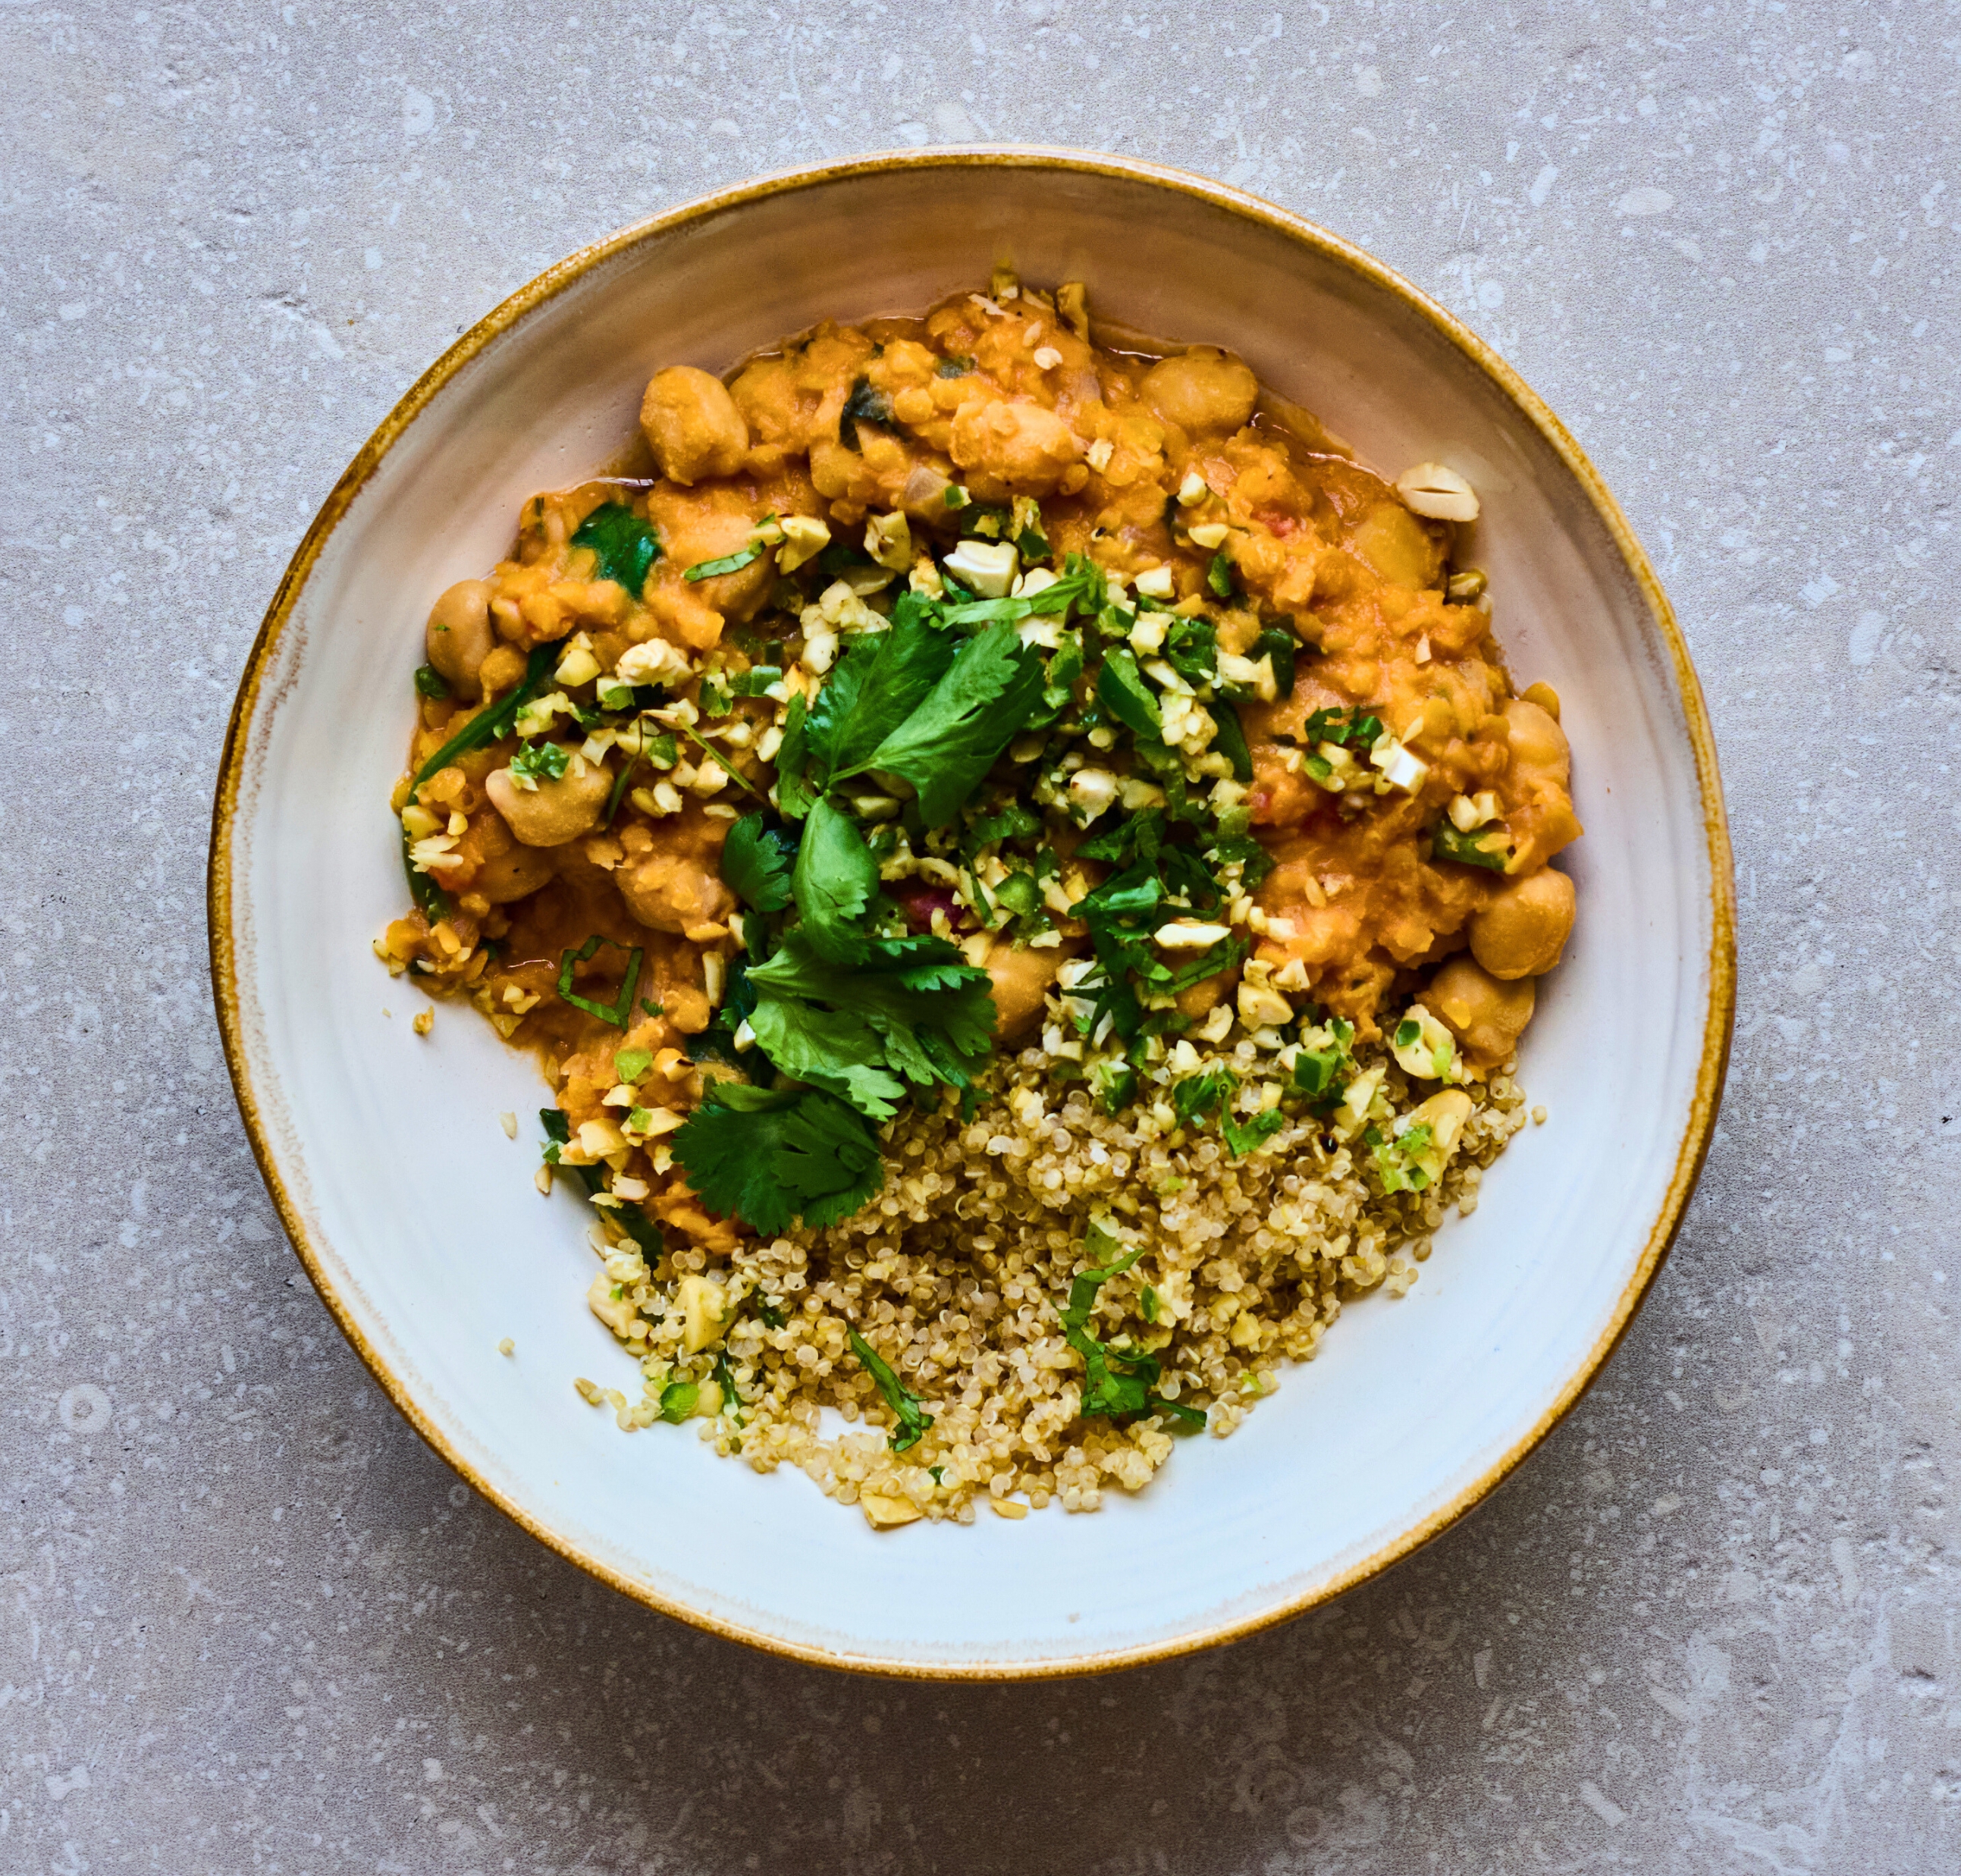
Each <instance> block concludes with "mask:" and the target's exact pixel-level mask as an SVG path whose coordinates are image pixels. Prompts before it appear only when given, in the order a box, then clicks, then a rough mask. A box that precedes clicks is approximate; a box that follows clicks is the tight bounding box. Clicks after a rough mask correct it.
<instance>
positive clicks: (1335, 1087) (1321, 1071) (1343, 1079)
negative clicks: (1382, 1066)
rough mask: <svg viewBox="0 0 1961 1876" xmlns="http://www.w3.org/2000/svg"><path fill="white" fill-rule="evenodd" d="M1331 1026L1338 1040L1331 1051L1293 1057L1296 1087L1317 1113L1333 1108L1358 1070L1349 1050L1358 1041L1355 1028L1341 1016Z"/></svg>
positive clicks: (1309, 1050) (1305, 1052) (1304, 1052)
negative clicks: (1351, 1044) (1355, 1040)
mask: <svg viewBox="0 0 1961 1876" xmlns="http://www.w3.org/2000/svg"><path fill="white" fill-rule="evenodd" d="M1328 1032H1329V1034H1330V1035H1331V1036H1332V1037H1333V1038H1334V1039H1333V1041H1332V1042H1331V1043H1330V1044H1329V1045H1328V1047H1327V1048H1318V1049H1313V1048H1303V1049H1302V1050H1301V1051H1299V1054H1296V1056H1295V1057H1294V1058H1293V1085H1294V1086H1296V1088H1298V1089H1299V1090H1300V1092H1301V1093H1303V1094H1304V1095H1306V1096H1307V1097H1308V1101H1309V1106H1310V1108H1311V1109H1312V1111H1313V1112H1315V1113H1325V1112H1329V1111H1330V1110H1331V1109H1333V1107H1334V1104H1335V1103H1336V1102H1338V1100H1340V1099H1341V1093H1342V1090H1344V1088H1346V1087H1347V1085H1348V1083H1349V1081H1350V1080H1351V1079H1352V1077H1353V1076H1354V1068H1355V1058H1354V1056H1353V1055H1351V1054H1350V1053H1349V1050H1348V1045H1349V1044H1350V1043H1351V1042H1354V1039H1355V1026H1354V1024H1353V1023H1344V1021H1343V1020H1342V1019H1341V1018H1340V1017H1339V1016H1337V1017H1336V1018H1334V1020H1333V1021H1332V1022H1331V1023H1329V1025H1328Z"/></svg>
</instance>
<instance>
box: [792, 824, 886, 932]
mask: <svg viewBox="0 0 1961 1876" xmlns="http://www.w3.org/2000/svg"><path fill="white" fill-rule="evenodd" d="M790 883H791V889H792V891H793V892H795V894H796V904H797V910H798V911H799V912H800V913H801V914H802V915H803V923H802V924H801V925H799V927H797V929H798V930H799V931H800V932H801V933H802V934H803V936H805V938H807V939H808V940H809V941H810V943H811V944H812V946H813V947H814V948H815V949H816V951H817V952H818V954H819V955H820V956H823V957H824V958H826V959H829V960H830V961H831V962H832V963H834V964H856V963H857V962H859V960H860V959H862V958H863V956H864V955H865V943H866V940H865V934H864V933H863V932H862V931H860V930H859V929H858V928H857V920H859V919H860V918H862V917H863V916H864V913H865V908H866V907H867V906H868V905H869V904H871V902H872V894H874V893H875V892H877V891H878V862H877V860H874V859H873V858H872V850H871V848H870V847H867V846H866V844H865V837H864V835H863V834H861V833H859V831H858V824H857V822H855V821H853V819H852V818H851V817H850V815H848V814H847V813H846V812H844V810H843V809H841V808H840V807H838V806H836V805H835V804H834V803H833V802H832V801H831V799H830V797H829V796H824V797H821V799H818V801H817V802H815V803H814V804H812V808H811V811H810V818H809V820H808V821H807V822H805V824H804V831H803V841H802V844H801V845H800V846H799V847H798V848H797V857H796V873H795V874H794V875H793V876H792V879H791V882H790Z"/></svg>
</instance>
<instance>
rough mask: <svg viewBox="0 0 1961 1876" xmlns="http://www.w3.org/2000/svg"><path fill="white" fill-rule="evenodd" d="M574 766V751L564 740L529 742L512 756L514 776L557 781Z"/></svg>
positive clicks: (538, 780) (541, 780)
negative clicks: (567, 746)
mask: <svg viewBox="0 0 1961 1876" xmlns="http://www.w3.org/2000/svg"><path fill="white" fill-rule="evenodd" d="M571 766H572V751H570V750H569V749H568V748H566V746H565V745H564V744H563V743H562V742H528V743H526V744H525V746H524V747H523V748H521V749H520V750H519V751H518V753H517V754H516V755H514V756H513V757H512V758H511V774H512V777H513V778H514V779H515V777H519V776H525V777H529V778H530V779H531V780H532V781H534V782H555V781H557V780H559V779H560V777H563V775H564V774H565V772H566V770H567V769H569V767H571Z"/></svg>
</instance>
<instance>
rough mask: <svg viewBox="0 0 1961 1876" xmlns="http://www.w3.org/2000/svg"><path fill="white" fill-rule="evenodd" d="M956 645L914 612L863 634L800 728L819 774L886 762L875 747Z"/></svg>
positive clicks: (923, 694) (838, 775)
mask: <svg viewBox="0 0 1961 1876" xmlns="http://www.w3.org/2000/svg"><path fill="white" fill-rule="evenodd" d="M959 649H960V648H959V646H958V643H957V642H956V641H954V640H949V638H948V637H946V636H945V634H944V633H939V632H937V631H935V630H933V627H931V626H930V625H929V624H926V621H924V620H923V618H921V617H917V616H915V615H908V616H907V617H904V618H903V619H901V620H898V621H897V622H895V623H894V625H893V626H892V628H891V630H890V631H887V632H879V633H874V634H867V635H866V637H862V638H860V639H859V640H858V641H857V642H856V643H855V644H854V645H853V646H852V647H851V649H850V650H849V651H847V652H846V653H845V655H844V656H843V658H842V659H840V661H839V662H838V664H837V668H836V669H834V671H833V672H831V675H830V677H829V678H828V679H827V680H826V681H825V684H824V688H823V689H822V690H821V691H818V694H817V700H816V702H815V704H812V706H811V709H810V715H809V717H808V721H807V723H806V725H805V732H804V734H805V745H806V746H807V747H808V750H809V751H810V754H811V755H812V758H814V760H815V763H816V765H817V768H818V773H819V774H820V775H821V776H823V777H826V778H827V780H829V781H841V780H843V779H844V778H845V777H847V776H851V775H858V774H863V772H864V771H865V770H866V769H867V768H870V767H881V768H882V767H889V766H890V765H889V764H885V763H883V762H879V761H875V760H874V759H873V756H874V751H876V750H877V749H878V747H879V745H881V744H882V742H885V739H887V738H888V737H889V736H891V735H894V734H895V733H896V732H898V729H900V728H901V726H902V725H903V724H904V723H905V722H906V720H907V718H908V717H910V716H911V715H912V714H913V713H914V711H915V710H918V709H919V708H920V706H921V705H922V704H924V703H925V702H926V700H927V698H928V697H929V696H930V695H931V694H932V693H933V689H934V688H935V686H936V685H937V684H939V682H940V681H941V680H942V678H945V675H946V674H947V671H948V668H949V666H951V665H952V663H953V662H954V659H955V654H956V652H958V650H959ZM785 741H786V743H787V741H788V737H787V735H786V738H785ZM778 753H779V754H781V751H779V752H778Z"/></svg>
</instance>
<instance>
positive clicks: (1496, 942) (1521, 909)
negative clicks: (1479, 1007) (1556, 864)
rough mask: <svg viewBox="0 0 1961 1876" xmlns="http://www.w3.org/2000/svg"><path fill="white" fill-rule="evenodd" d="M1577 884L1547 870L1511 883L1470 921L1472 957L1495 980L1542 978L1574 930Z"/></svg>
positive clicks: (1543, 868)
mask: <svg viewBox="0 0 1961 1876" xmlns="http://www.w3.org/2000/svg"><path fill="white" fill-rule="evenodd" d="M1573 911H1574V892H1573V882H1572V881H1571V880H1570V879H1568V878H1567V876H1566V875H1565V874H1564V873H1554V871H1553V869H1551V867H1550V866H1542V867H1541V868H1540V869H1539V871H1538V872H1537V873H1527V874H1526V875H1525V876H1523V878H1522V879H1512V880H1508V881H1507V882H1506V883H1505V884H1504V885H1503V886H1502V887H1500V889H1499V892H1498V895H1497V898H1494V899H1493V900H1492V901H1491V904H1489V905H1487V906H1486V907H1485V908H1484V910H1483V911H1481V912H1480V913H1478V914H1477V915H1476V916H1475V917H1474V918H1473V919H1472V920H1471V955H1472V956H1473V957H1474V958H1475V959H1477V960H1478V962H1479V963H1480V964H1481V965H1483V966H1484V968H1485V969H1486V970H1487V971H1490V972H1491V975H1493V976H1494V977H1496V978H1503V979H1505V980H1507V981H1510V980H1511V979H1513V978H1520V977H1543V976H1544V975H1545V973H1546V972H1547V971H1549V970H1551V968H1553V966H1554V965H1556V964H1557V963H1558V962H1559V954H1560V952H1561V951H1562V950H1564V949H1565V947H1566V940H1567V936H1568V935H1569V934H1570V933H1571V931H1572V930H1573Z"/></svg>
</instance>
